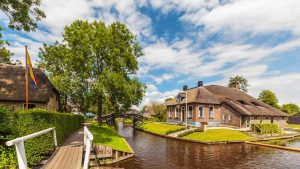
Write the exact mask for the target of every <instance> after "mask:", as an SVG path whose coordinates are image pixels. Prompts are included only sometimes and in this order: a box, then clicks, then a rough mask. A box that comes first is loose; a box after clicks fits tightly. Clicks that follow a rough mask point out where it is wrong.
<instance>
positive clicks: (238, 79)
mask: <svg viewBox="0 0 300 169" xmlns="http://www.w3.org/2000/svg"><path fill="white" fill-rule="evenodd" d="M230 84H239V85H240V89H241V90H242V91H243V92H245V93H247V92H248V89H247V87H248V86H249V84H248V80H247V79H246V78H245V77H244V76H239V75H236V76H235V77H231V78H230V79H229V84H228V86H229V85H230Z"/></svg>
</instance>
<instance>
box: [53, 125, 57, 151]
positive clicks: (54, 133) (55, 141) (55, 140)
mask: <svg viewBox="0 0 300 169" xmlns="http://www.w3.org/2000/svg"><path fill="white" fill-rule="evenodd" d="M53 138H54V145H55V147H57V139H56V130H55V129H54V130H53Z"/></svg>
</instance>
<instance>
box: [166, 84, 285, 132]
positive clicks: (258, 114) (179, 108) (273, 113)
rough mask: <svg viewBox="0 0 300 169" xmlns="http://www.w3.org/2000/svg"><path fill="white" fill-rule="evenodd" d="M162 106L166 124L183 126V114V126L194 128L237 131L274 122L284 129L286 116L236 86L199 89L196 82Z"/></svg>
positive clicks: (185, 87) (200, 87)
mask: <svg viewBox="0 0 300 169" xmlns="http://www.w3.org/2000/svg"><path fill="white" fill-rule="evenodd" d="M186 93H187V96H186ZM186 99H187V100H186ZM186 102H187V108H186ZM166 105H167V110H168V122H170V123H177V124H185V121H186V120H185V119H186V115H187V123H188V124H189V125H193V126H197V127H199V126H201V125H203V124H208V125H209V126H213V125H214V126H221V125H227V126H235V127H240V128H241V127H250V125H251V123H275V124H278V125H279V126H280V127H285V125H286V119H287V114H286V113H284V112H282V111H280V110H278V109H275V108H273V107H271V106H269V105H267V104H265V103H263V102H261V101H259V100H257V99H255V98H254V97H252V96H250V95H248V94H246V93H244V92H242V91H240V90H239V85H238V84H234V85H230V87H225V86H218V85H209V86H203V82H202V81H199V82H198V86H197V87H194V88H190V89H189V88H188V87H187V86H186V85H185V86H183V91H182V92H179V93H178V95H177V96H176V97H175V98H173V99H172V100H170V101H168V102H167V103H166ZM186 110H187V113H186Z"/></svg>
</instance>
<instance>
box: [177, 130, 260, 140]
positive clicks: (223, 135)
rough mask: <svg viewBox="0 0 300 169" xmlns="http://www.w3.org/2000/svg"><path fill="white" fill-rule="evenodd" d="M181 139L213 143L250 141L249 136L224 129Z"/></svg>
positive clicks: (198, 133)
mask: <svg viewBox="0 0 300 169" xmlns="http://www.w3.org/2000/svg"><path fill="white" fill-rule="evenodd" d="M183 138H186V139H191V140H198V141H204V142H213V141H242V140H245V141H246V140H252V139H254V138H253V137H251V136H248V135H246V134H244V133H243V132H240V131H235V130H226V129H216V130H207V131H205V132H195V133H192V134H190V135H187V136H184V137H183Z"/></svg>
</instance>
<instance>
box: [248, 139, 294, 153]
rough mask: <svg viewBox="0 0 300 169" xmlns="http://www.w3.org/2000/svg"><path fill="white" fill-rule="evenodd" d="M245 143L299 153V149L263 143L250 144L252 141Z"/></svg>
mask: <svg viewBox="0 0 300 169" xmlns="http://www.w3.org/2000/svg"><path fill="white" fill-rule="evenodd" d="M245 143H246V144H252V145H258V146H265V147H272V148H277V149H282V150H289V151H294V152H299V153H300V148H293V147H285V146H277V145H271V144H263V143H258V142H252V141H245Z"/></svg>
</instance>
